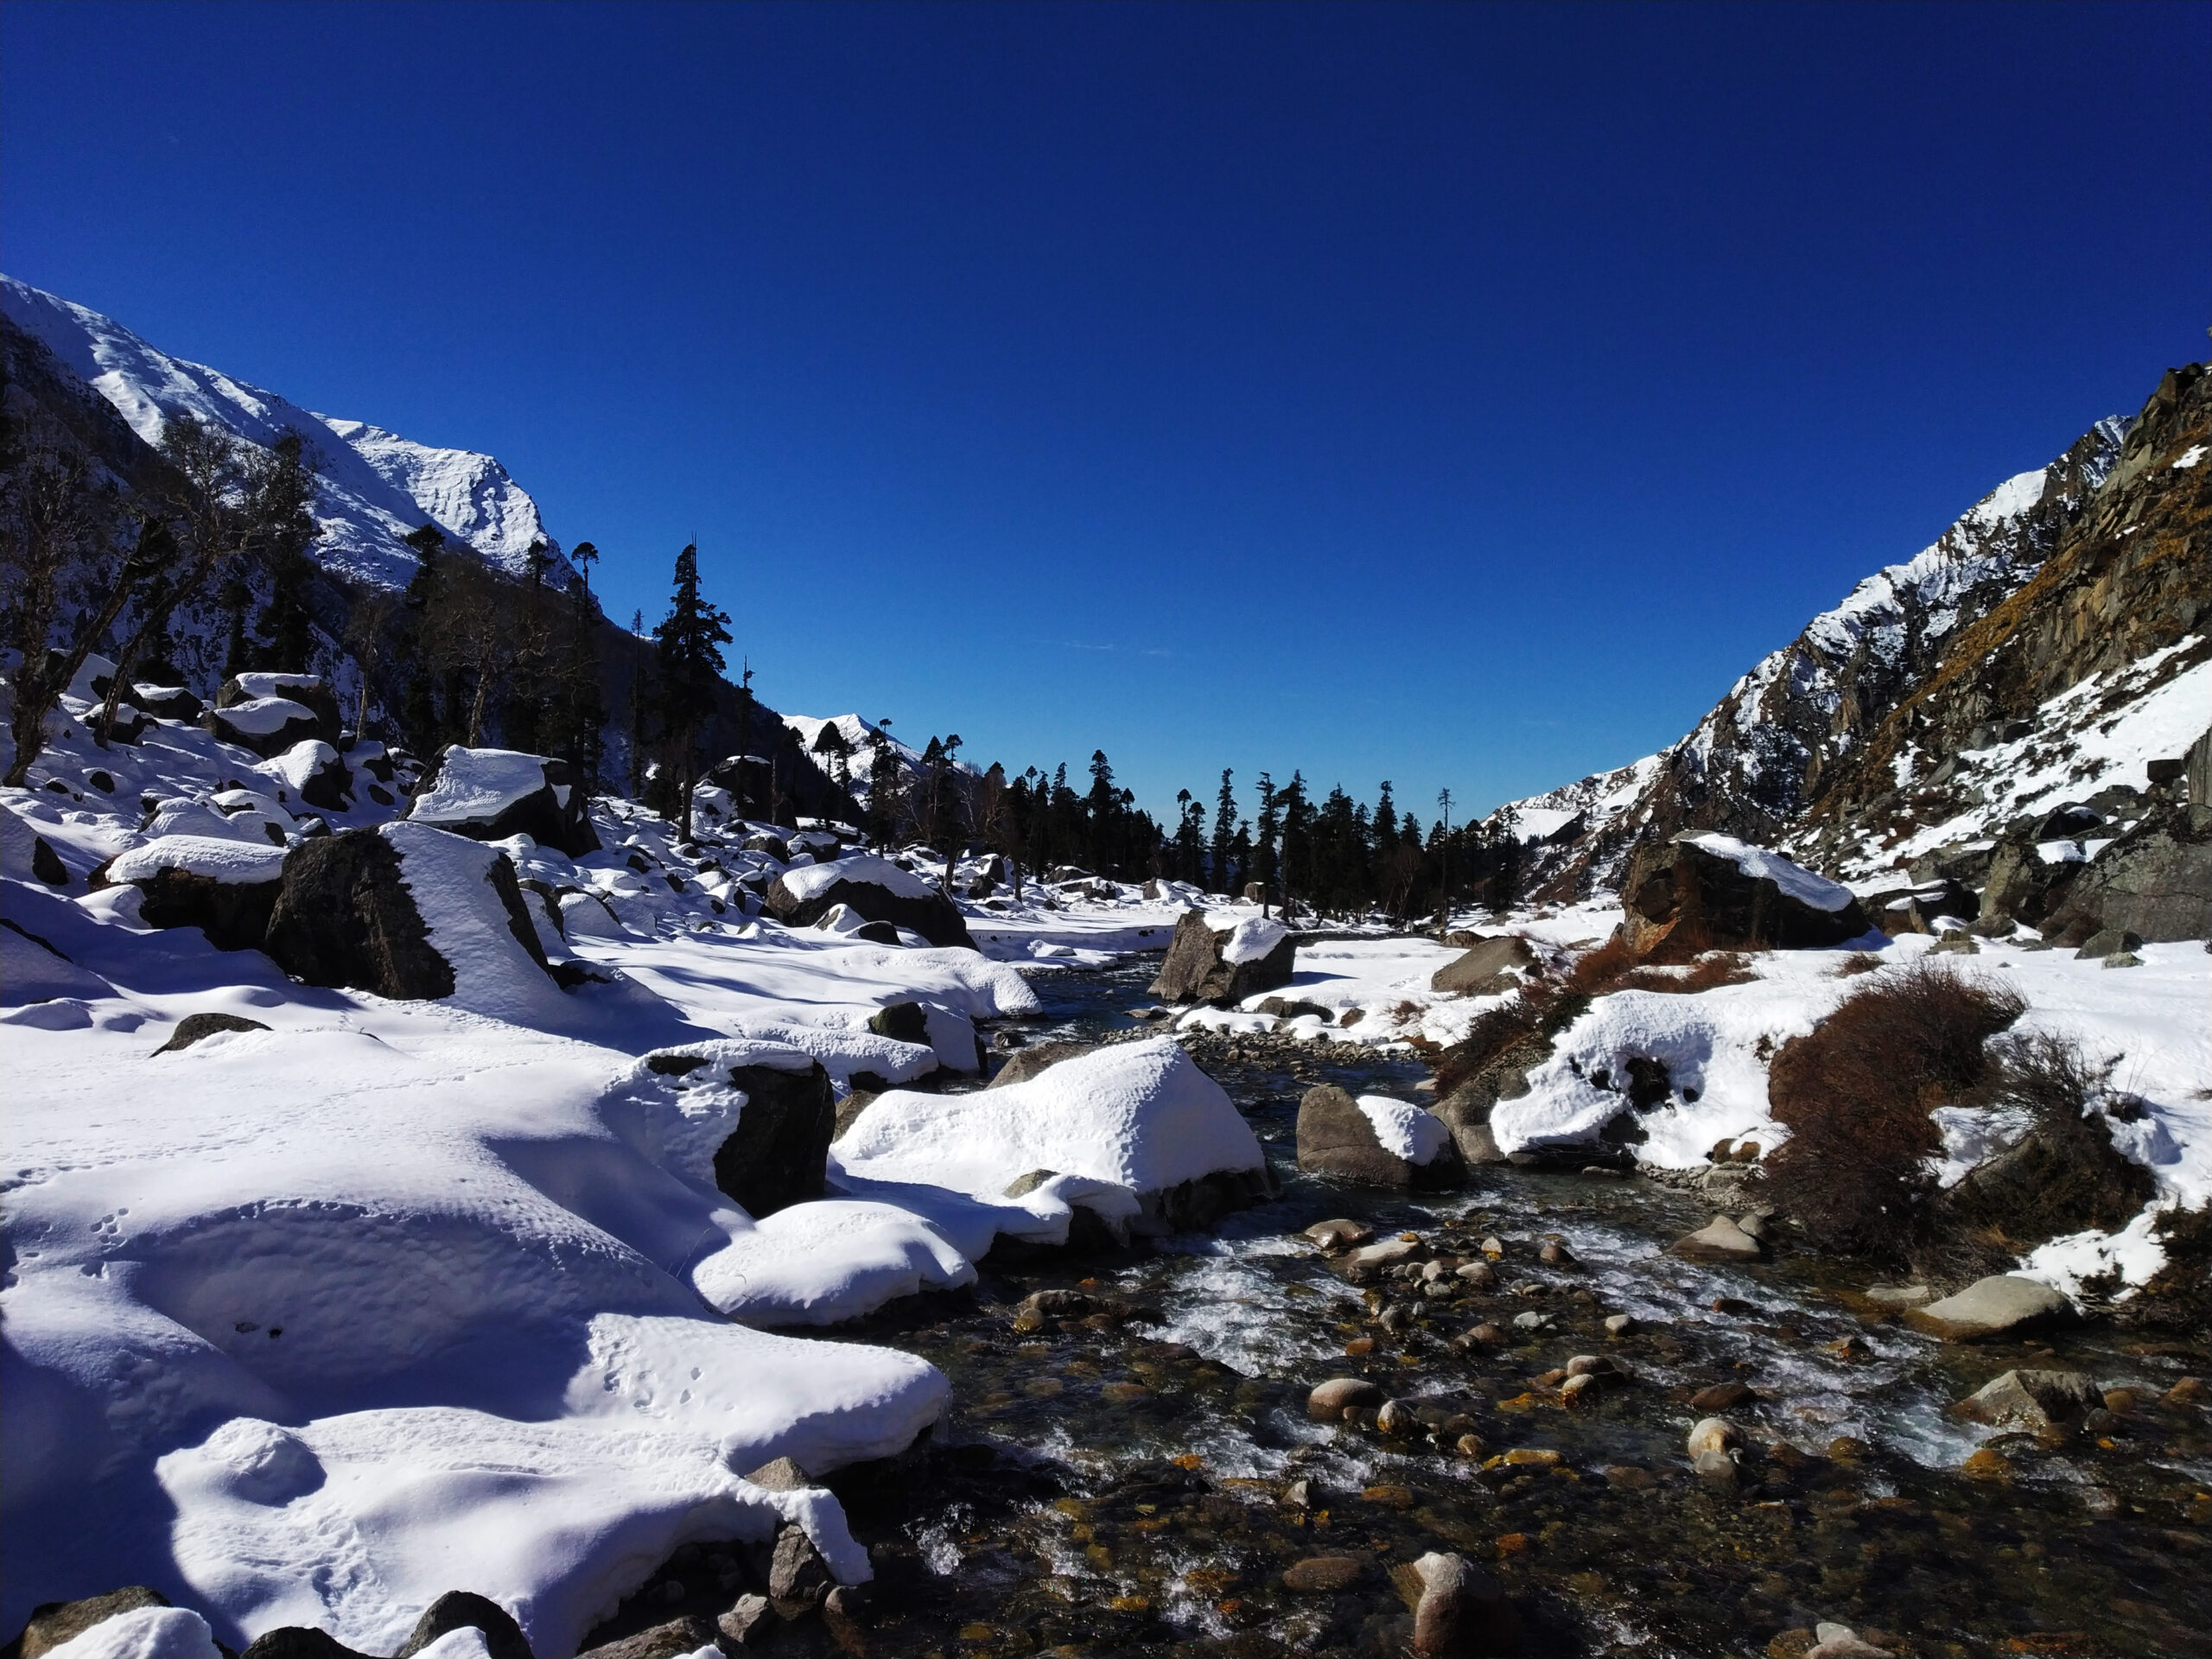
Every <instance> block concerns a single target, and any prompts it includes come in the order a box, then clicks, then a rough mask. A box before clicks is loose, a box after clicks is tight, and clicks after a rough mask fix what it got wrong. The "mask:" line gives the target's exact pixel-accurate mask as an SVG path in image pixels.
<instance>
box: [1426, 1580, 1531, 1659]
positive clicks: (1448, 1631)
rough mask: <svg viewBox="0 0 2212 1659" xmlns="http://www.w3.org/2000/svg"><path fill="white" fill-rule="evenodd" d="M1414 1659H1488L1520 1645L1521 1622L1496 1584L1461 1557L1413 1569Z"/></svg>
mask: <svg viewBox="0 0 2212 1659" xmlns="http://www.w3.org/2000/svg"><path fill="white" fill-rule="evenodd" d="M1409 1576H1410V1577H1411V1579H1412V1580H1413V1581H1414V1584H1416V1585H1418V1586H1419V1590H1418V1594H1417V1596H1416V1597H1415V1598H1414V1639H1413V1651H1414V1655H1415V1659H1491V1656H1496V1655H1503V1654H1510V1653H1511V1652H1513V1651H1514V1650H1515V1649H1516V1648H1518V1647H1519V1646H1520V1644H1521V1618H1520V1615H1519V1614H1518V1613H1516V1611H1514V1609H1513V1604H1512V1603H1511V1602H1510V1601H1508V1600H1507V1599H1506V1597H1505V1592H1504V1590H1503V1588H1502V1587H1501V1586H1499V1584H1498V1582H1497V1580H1495V1579H1493V1578H1491V1575H1490V1574H1489V1573H1485V1572H1484V1571H1483V1570H1482V1568H1480V1567H1477V1566H1476V1565H1475V1564H1474V1563H1473V1562H1472V1561H1470V1560H1468V1559H1467V1558H1466V1557H1465V1556H1464V1555H1458V1554H1427V1555H1424V1556H1422V1557H1421V1559H1420V1560H1417V1561H1415V1562H1414V1564H1413V1567H1412V1569H1411V1573H1410V1575H1409Z"/></svg>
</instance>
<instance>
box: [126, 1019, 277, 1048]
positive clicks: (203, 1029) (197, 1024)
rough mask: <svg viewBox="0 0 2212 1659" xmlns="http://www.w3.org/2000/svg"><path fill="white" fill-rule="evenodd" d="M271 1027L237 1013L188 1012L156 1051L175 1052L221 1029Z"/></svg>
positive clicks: (250, 1029)
mask: <svg viewBox="0 0 2212 1659" xmlns="http://www.w3.org/2000/svg"><path fill="white" fill-rule="evenodd" d="M268 1029H269V1027H266V1026H264V1025H263V1024H262V1023H261V1021H260V1020H247V1019H245V1018H242V1017H241V1016H239V1015H238V1014H186V1015H185V1016H184V1018H183V1019H181V1020H178V1021H177V1022H176V1029H175V1031H173V1032H171V1033H169V1039H168V1041H167V1042H166V1043H163V1044H162V1046H160V1047H159V1048H157V1049H156V1050H155V1051H154V1052H155V1053H156V1054H174V1053H175V1052H177V1051H178V1050H180V1049H186V1048H190V1047H191V1046H193V1045H194V1043H196V1042H199V1041H200V1040H201V1039H204V1038H208V1037H213V1035H214V1034H215V1033H217V1032H219V1031H266V1030H268Z"/></svg>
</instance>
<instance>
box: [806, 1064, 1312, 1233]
mask: <svg viewBox="0 0 2212 1659" xmlns="http://www.w3.org/2000/svg"><path fill="white" fill-rule="evenodd" d="M833 1156H834V1166H835V1170H836V1172H838V1173H841V1174H842V1176H843V1177H845V1178H847V1179H857V1180H858V1181H860V1182H861V1183H864V1184H869V1185H875V1184H895V1185H898V1186H899V1187H937V1188H943V1189H946V1190H947V1191H949V1192H955V1193H960V1194H964V1195H966V1196H968V1197H969V1198H974V1199H976V1200H980V1201H982V1202H983V1203H985V1204H1000V1203H1003V1202H1004V1200H1005V1199H1006V1198H1007V1197H1008V1196H1009V1195H1010V1193H1012V1192H1013V1190H1014V1189H1015V1188H1017V1187H1019V1188H1020V1191H1021V1192H1025V1193H1027V1192H1057V1193H1058V1195H1059V1196H1062V1197H1065V1198H1067V1199H1068V1200H1069V1201H1071V1202H1077V1203H1083V1204H1084V1205H1086V1207H1090V1208H1092V1209H1093V1210H1094V1211H1095V1212H1096V1213H1099V1214H1102V1215H1104V1216H1106V1217H1108V1218H1109V1221H1112V1222H1117V1223H1118V1224H1119V1225H1120V1226H1121V1227H1122V1228H1123V1229H1126V1228H1127V1227H1128V1224H1130V1223H1131V1222H1132V1221H1133V1220H1137V1219H1145V1218H1149V1219H1152V1220H1155V1221H1165V1222H1166V1223H1168V1224H1185V1222H1187V1221H1190V1220H1192V1219H1193V1218H1196V1217H1203V1216H1205V1212H1206V1211H1208V1210H1209V1209H1211V1214H1212V1215H1215V1216H1217V1215H1218V1214H1219V1213H1220V1211H1221V1210H1223V1209H1225V1208H1226V1207H1228V1205H1230V1203H1235V1202H1249V1201H1251V1200H1252V1199H1254V1198H1259V1197H1262V1196H1263V1195H1264V1194H1265V1193H1266V1192H1267V1191H1268V1174H1267V1158H1266V1154H1264V1153H1263V1152H1262V1150H1261V1147H1260V1143H1259V1141H1258V1140H1257V1139H1256V1138H1255V1136H1254V1135H1253V1134H1252V1130H1251V1128H1250V1126H1249V1125H1248V1124H1247V1123H1246V1122H1244V1119H1243V1116H1242V1115H1241V1114H1240V1113H1239V1112H1238V1111H1237V1109H1236V1107H1235V1105H1233V1104H1232V1103H1230V1098H1229V1096H1228V1095H1227V1094H1225V1093H1224V1092H1223V1090H1222V1087H1221V1085H1220V1084H1217V1083H1216V1082H1215V1081H1214V1080H1213V1079H1212V1078H1211V1077H1208V1076H1206V1074H1205V1072H1203V1071H1200V1070H1199V1069H1198V1065H1197V1064H1196V1063H1195V1062H1193V1061H1192V1058H1191V1057H1190V1056H1189V1055H1188V1054H1186V1053H1185V1052H1183V1048H1182V1046H1181V1045H1180V1044H1179V1043H1177V1042H1175V1041H1174V1040H1173V1039H1171V1038H1159V1039H1154V1040H1152V1041H1150V1042H1141V1043H1119V1044H1114V1045H1111V1046H1107V1047H1104V1048H1100V1049H1096V1050H1095V1051H1093V1052H1090V1053H1089V1054H1083V1055H1078V1056H1077V1057H1075V1058H1072V1059H1068V1060H1065V1061H1063V1062H1061V1063H1060V1064H1059V1065H1055V1066H1053V1067H1052V1069H1051V1070H1050V1071H1045V1072H1042V1073H1040V1074H1039V1076H1037V1077H1033V1078H1032V1079H1031V1080H1030V1081H1028V1082H1027V1083H1018V1084H1013V1085H1011V1086H1009V1087H1007V1088H1004V1089H988V1090H980V1091H978V1092H976V1093H974V1094H963V1095H931V1094H921V1093H918V1092H915V1091H912V1090H890V1091H889V1092H887V1093H885V1094H883V1095H880V1096H878V1097H877V1098H876V1100H875V1101H874V1103H873V1104H872V1105H870V1106H869V1107H868V1109H867V1110H866V1111H865V1112H863V1113H862V1114H861V1116H860V1117H859V1118H858V1119H857V1120H856V1121H855V1122H854V1123H853V1125H852V1127H851V1128H849V1129H848V1130H847V1131H846V1133H845V1135H844V1138H843V1139H842V1140H841V1141H838V1142H837V1145H836V1150H835V1153H834V1154H833ZM1200 1189H1203V1191H1201V1190H1200ZM1207 1218H1210V1217H1207Z"/></svg>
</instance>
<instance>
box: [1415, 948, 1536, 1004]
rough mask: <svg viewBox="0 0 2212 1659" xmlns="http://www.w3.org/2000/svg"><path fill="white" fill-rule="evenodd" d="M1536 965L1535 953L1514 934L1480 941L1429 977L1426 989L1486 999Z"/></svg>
mask: <svg viewBox="0 0 2212 1659" xmlns="http://www.w3.org/2000/svg"><path fill="white" fill-rule="evenodd" d="M1535 965H1536V953H1535V951H1534V950H1531V949H1530V948H1529V941H1528V940H1526V939H1524V938H1522V937H1521V936H1520V935H1519V934H1518V933H1507V934H1503V935H1501V936H1499V937H1498V938H1491V939H1484V940H1483V941H1482V942H1481V943H1480V944H1476V945H1473V946H1471V948H1470V949H1469V950H1467V952H1466V954H1465V955H1464V956H1462V957H1459V959H1458V960H1457V961H1456V962H1447V963H1445V964H1444V966H1442V967H1441V968H1440V969H1437V970H1436V971H1435V972H1434V973H1433V974H1432V975H1430V976H1429V979H1428V988H1429V989H1431V990H1433V991H1444V992H1447V993H1451V994H1452V995H1461V996H1490V995H1496V994H1497V993H1498V992H1500V991H1506V990H1510V989H1511V988H1513V987H1514V986H1516V985H1517V984H1519V983H1520V979H1519V977H1518V975H1519V973H1520V972H1521V971H1525V970H1526V969H1530V968H1533V967H1535Z"/></svg>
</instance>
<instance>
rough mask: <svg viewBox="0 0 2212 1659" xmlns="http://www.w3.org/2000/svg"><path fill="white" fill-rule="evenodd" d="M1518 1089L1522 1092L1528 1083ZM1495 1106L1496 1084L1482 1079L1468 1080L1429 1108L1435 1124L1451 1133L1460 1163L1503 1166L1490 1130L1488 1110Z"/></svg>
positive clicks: (1502, 1155) (1525, 1089) (1500, 1153)
mask: <svg viewBox="0 0 2212 1659" xmlns="http://www.w3.org/2000/svg"><path fill="white" fill-rule="evenodd" d="M1521 1088H1522V1091H1523V1092H1524V1093H1525V1092H1526V1091H1527V1089H1528V1084H1527V1083H1526V1081H1525V1080H1524V1081H1523V1082H1522V1084H1521ZM1496 1104H1497V1088H1496V1085H1495V1084H1492V1083H1490V1082H1488V1081H1486V1080H1484V1079H1478V1078H1470V1079H1469V1080H1468V1081H1467V1082H1465V1083H1463V1084H1460V1085H1459V1087H1458V1088H1457V1089H1454V1090H1452V1092H1451V1093H1450V1094H1448V1095H1446V1096H1445V1097H1444V1098H1443V1099H1441V1100H1440V1101H1438V1102H1437V1103H1436V1104H1435V1105H1434V1106H1433V1107H1432V1108H1431V1110H1432V1111H1433V1112H1434V1113H1435V1114H1436V1117H1437V1121H1438V1122H1441V1123H1442V1124H1443V1125H1444V1127H1445V1128H1446V1129H1449V1130H1450V1131H1451V1132H1452V1145H1453V1146H1455V1147H1459V1159H1460V1161H1461V1162H1463V1163H1465V1164H1470V1165H1480V1164H1502V1163H1503V1162H1504V1161H1505V1154H1504V1153H1503V1151H1502V1150H1501V1149H1500V1148H1499V1147H1498V1144H1497V1135H1496V1134H1495V1133H1494V1132H1493V1131H1492V1130H1491V1127H1490V1114H1491V1107H1493V1106H1495V1105H1496Z"/></svg>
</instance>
